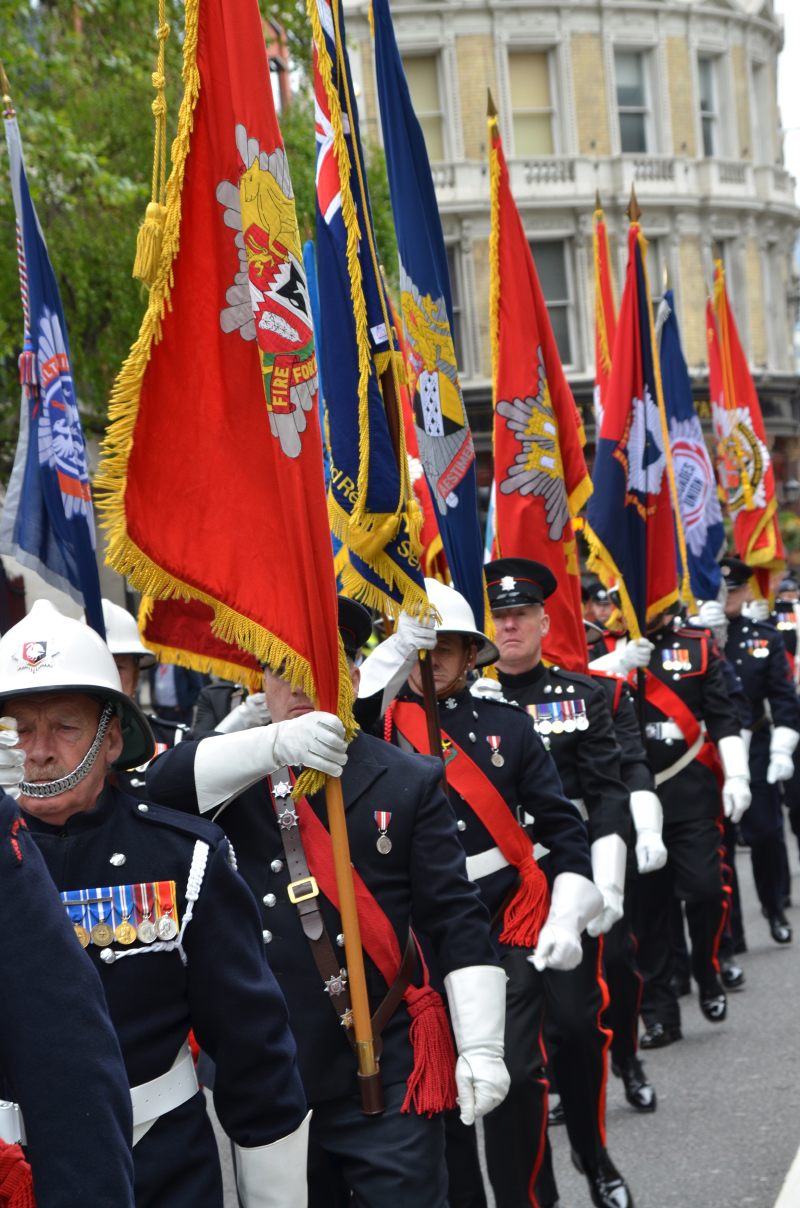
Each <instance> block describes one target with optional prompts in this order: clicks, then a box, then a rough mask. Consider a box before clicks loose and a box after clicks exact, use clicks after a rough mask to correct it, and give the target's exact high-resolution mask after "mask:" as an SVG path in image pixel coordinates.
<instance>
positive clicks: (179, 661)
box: [138, 596, 264, 692]
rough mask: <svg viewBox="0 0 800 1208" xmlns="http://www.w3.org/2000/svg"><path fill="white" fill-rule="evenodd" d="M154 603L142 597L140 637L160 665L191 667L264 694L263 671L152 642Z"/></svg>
mask: <svg viewBox="0 0 800 1208" xmlns="http://www.w3.org/2000/svg"><path fill="white" fill-rule="evenodd" d="M153 604H154V601H153V599H152V598H151V597H150V596H142V602H141V604H140V605H139V618H138V621H139V637H140V638H141V639H142V645H143V646H146V647H147V649H148V650H151V651H152V652H153V654H154V655H155V656H156V658H157V659H158V661H159V663H173V664H174V665H175V666H176V667H188V669H189V670H190V671H200V672H201V673H202V674H204V675H218V676H220V678H221V679H226V680H233V682H234V683H237V684H244V685H245V686H246V687H248V688H249V689H250V691H251V692H263V691H264V675H263V673H262V672H261V671H253V670H251V668H249V667H243V666H242V665H241V663H229V662H226V660H225V659H217V658H211V657H210V656H209V655H205V654H195V653H194V652H192V651H191V650H182V649H181V648H180V647H178V646H164V645H162V644H161V643H160V642H151V641H150V639H149V638H148V637H147V634H146V629H147V622H148V621H149V620H150V618H151V616H152V615H153Z"/></svg>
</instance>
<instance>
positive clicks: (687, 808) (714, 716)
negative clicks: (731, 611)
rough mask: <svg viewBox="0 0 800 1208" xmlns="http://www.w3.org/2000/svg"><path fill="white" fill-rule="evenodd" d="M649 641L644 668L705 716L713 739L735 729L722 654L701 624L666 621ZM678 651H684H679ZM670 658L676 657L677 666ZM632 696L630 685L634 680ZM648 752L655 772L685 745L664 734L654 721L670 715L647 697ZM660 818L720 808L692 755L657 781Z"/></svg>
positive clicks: (712, 781)
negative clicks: (679, 625)
mask: <svg viewBox="0 0 800 1208" xmlns="http://www.w3.org/2000/svg"><path fill="white" fill-rule="evenodd" d="M648 637H649V639H650V641H651V642H652V643H653V644H654V646H655V650H654V651H653V654H652V657H651V659H650V665H649V667H648V670H649V671H650V672H651V674H652V675H654V676H655V677H656V679H659V680H661V682H662V683H663V684H666V685H667V687H668V688H670V689H671V690H672V691H673V692H674V693H675V695H676V696H678V697H679V698H680V699H681V701H683V703H684V704H685V705H686V707H687V708H688V709H689V711H690V712H691V714H692V715H693V716H694V717H695V718H696V720H697V721H698V722H703V721H704V722H705V725H706V730H707V732H708V737H709V739H710V740H711V742H713V743H717V742H719V740H720V739H721V738H727V737H730V736H732V735H736V734H738V733H739V730H740V728H741V723H740V720H739V715H738V713H737V710H736V708H735V706H734V704H733V702H732V700H731V698H730V694H729V692H728V688H727V685H726V681H725V671H724V666H723V659H722V658H721V656H720V653H719V650H718V648H717V646H716V643H715V642H714V640H713V639H712V638H710V637H708V636H707V634H706V632H705V631H704V630H701V631H700V632H699V633H698V631H697V630H696V629H694V628H692V629H683V628H678V629H676V628H675V626H674V625H673V624H672V623H671V622H668V623H667V624H665V625H664V626H663V627H662V628H661V629H659V630H658V631H657V632H656V633H651V634H648ZM681 651H683V652H684V653H682V654H681V653H680V652H681ZM675 663H680V664H681V666H680V667H679V668H676V667H675V665H674V664H675ZM632 690H633V693H634V697H635V695H636V693H635V685H634V686H633V689H632ZM645 716H646V718H647V725H648V738H647V755H648V758H649V761H650V766H651V767H652V769H653V771H654V772H655V773H656V776H658V773H660V772H664V771H665V770H667V769H668V768H670V767H672V765H673V764H675V763H676V762H677V761H678V760H679V759H680V758H681V756H682V755H684V754H685V753H686V751H687V750H688V746H687V744H686V743H685V742H684V740H683V739H682V738H673V737H671V736H667V737H665V736H663V735H662V734H661V732H660V729H659V726H660V725H661V724H663V723H664V722H669V721H674V718H673V717H672V715H671V714H670V713H668V712H663V711H662V710H661V709H659V708H657V707H656V705H654V704H653V703H652V701H650V700H648V701H647V705H646V713H645ZM656 791H657V793H658V796H659V798H660V800H661V804H662V806H663V807H664V820H665V822H685V821H689V820H691V819H695V818H716V817H717V816H718V815H719V813H720V810H721V808H722V805H721V798H720V792H719V785H718V784H717V780H716V777H715V775H714V773H713V771H712V770H711V769H710V768H707V767H706V766H705V765H704V764H702V763H700V762H699V761H698V760H697V759H693V760H692V761H691V763H689V764H688V765H687V766H686V767H685V768H683V769H682V770H681V771H679V772H677V773H676V774H675V775H673V776H671V777H669V778H668V779H667V780H663V781H661V782H660V783H659V784H658V788H657V790H656Z"/></svg>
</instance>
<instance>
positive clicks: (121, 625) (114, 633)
mask: <svg viewBox="0 0 800 1208" xmlns="http://www.w3.org/2000/svg"><path fill="white" fill-rule="evenodd" d="M81 620H82V621H83V624H84V625H85V624H86V618H85V617H81ZM103 623H104V624H105V627H106V645H107V646H108V648H109V650H110V651H111V653H112V654H136V655H138V656H139V658H140V662H139V666H140V667H141V669H142V671H144V670H145V668H147V667H154V666H155V664H156V656H155V655H154V654H153V652H152V650H148V649H147V647H146V646H145V645H144V643H143V642H142V639H141V638H140V636H139V626H138V625H137V624H136V621H135V619H134V618H133V617H132V616H131V614H130V613H129V612H128V610H127V608H120V606H119V604H112V602H111V600H105V599H104V600H103Z"/></svg>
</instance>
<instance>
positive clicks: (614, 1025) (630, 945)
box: [603, 873, 650, 1065]
mask: <svg viewBox="0 0 800 1208" xmlns="http://www.w3.org/2000/svg"><path fill="white" fill-rule="evenodd" d="M645 875H646V876H650V874H649V873H646V874H645ZM639 880H640V877H639V876H638V875H635V876H633V877H627V878H626V881H625V905H624V913H623V915H622V918H621V919H620V920H619V922H617V923H615V924H614V926H613V927H612V928H611V930H610V931H609V932H607V933H606V935H604V936H603V973H604V975H605V981H606V985H607V986H608V994H609V998H610V1000H611V1001H610V1002H609V1004H608V1007H607V1008H606V1010H605V1011H604V1012H603V1023H604V1024H605V1026H606V1027H607V1028H610V1029H611V1031H612V1032H613V1038H612V1040H611V1056H612V1058H613V1060H614V1061H615V1062H616V1063H617V1065H624V1064H626V1063H627V1062H628V1061H629V1060H630V1058H631V1057H635V1056H636V1050H637V1048H638V1030H639V1003H640V1001H641V997H642V975H641V973H640V972H639V968H638V965H637V963H636V948H637V943H636V937H635V935H634V932H633V921H634V918H635V916H636V913H637V904H638V891H639Z"/></svg>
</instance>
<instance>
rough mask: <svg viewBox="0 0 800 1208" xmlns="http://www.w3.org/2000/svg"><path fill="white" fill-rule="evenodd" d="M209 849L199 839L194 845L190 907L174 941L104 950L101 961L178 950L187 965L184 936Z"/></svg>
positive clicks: (189, 889) (189, 882)
mask: <svg viewBox="0 0 800 1208" xmlns="http://www.w3.org/2000/svg"><path fill="white" fill-rule="evenodd" d="M208 852H209V847H208V844H207V843H204V842H203V840H202V839H198V840H197V842H196V843H195V845H194V853H193V854H192V866H191V868H190V869H189V880H188V881H187V883H186V901H187V902H188V903H189V905H188V906H187V907H186V913H185V915H184V916H183V922H182V923H181V929H180V931H179V932H178V935H177V936H176V938H175V939H174V940H156V942H155V943H154V944H148V945H147V947H144V946H143V947H141V948H129V949H128V950H127V951H126V952H120V950H119V949H118V948H104V949H103V951H102V952H101V953H100V959H101V960H102V961H105V963H106V964H107V965H113V964H114V962H115V961H121V960H122V958H123V957H125V956H147V954H148V953H149V952H172V951H173V949H175V948H177V950H178V952H179V953H180V957H181V961H182V962H183V964H184V965H185V964H186V953H185V952H184V950H183V936H184V933H185V931H186V928H187V927H188V926H189V923H190V922H191V921H192V915H193V913H194V904H195V902H196V901H197V899H198V898H199V897H200V889H201V886H202V884H203V877H204V876H205V871H206V864H207V863H208Z"/></svg>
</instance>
